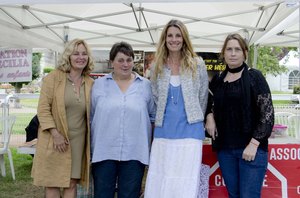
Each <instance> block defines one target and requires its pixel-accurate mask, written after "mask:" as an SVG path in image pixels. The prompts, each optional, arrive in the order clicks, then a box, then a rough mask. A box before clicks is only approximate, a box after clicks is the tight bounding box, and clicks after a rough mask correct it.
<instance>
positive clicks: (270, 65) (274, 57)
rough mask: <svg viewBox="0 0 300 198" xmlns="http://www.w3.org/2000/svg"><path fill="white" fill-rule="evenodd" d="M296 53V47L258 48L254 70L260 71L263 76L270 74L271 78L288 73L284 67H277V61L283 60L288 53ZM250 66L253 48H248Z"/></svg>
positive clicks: (252, 58) (252, 60)
mask: <svg viewBox="0 0 300 198" xmlns="http://www.w3.org/2000/svg"><path fill="white" fill-rule="evenodd" d="M291 50H293V51H296V50H297V48H296V47H269V46H258V48H257V55H258V57H257V64H256V68H257V69H258V70H260V71H261V72H262V73H263V75H264V76H266V75H267V74H271V75H273V76H277V75H280V74H282V73H284V72H287V71H288V68H287V67H285V66H284V65H279V61H280V60H281V59H283V58H284V57H285V56H286V55H287V54H288V53H289V51H291ZM249 61H250V65H253V62H254V46H253V45H252V46H251V47H250V52H249Z"/></svg>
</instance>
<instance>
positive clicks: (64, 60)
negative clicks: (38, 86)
mask: <svg viewBox="0 0 300 198" xmlns="http://www.w3.org/2000/svg"><path fill="white" fill-rule="evenodd" d="M80 44H82V45H84V47H85V48H86V52H87V55H88V63H87V65H86V67H85V68H84V69H83V71H82V74H83V75H85V74H89V73H90V72H91V71H92V70H93V69H94V61H93V58H92V53H91V50H90V48H89V46H88V44H87V43H86V42H85V41H84V40H83V39H74V40H72V41H70V42H69V43H67V45H66V47H65V50H64V52H63V53H62V55H61V57H60V60H59V61H58V67H57V69H59V70H62V71H64V72H66V73H69V72H70V70H71V62H70V56H71V55H72V53H73V52H74V50H76V49H77V47H78V45H80Z"/></svg>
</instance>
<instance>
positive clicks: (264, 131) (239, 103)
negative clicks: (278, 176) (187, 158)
mask: <svg viewBox="0 0 300 198" xmlns="http://www.w3.org/2000/svg"><path fill="white" fill-rule="evenodd" d="M243 65H244V67H245V69H244V71H243V73H242V76H241V78H240V79H238V80H236V81H233V82H230V83H229V82H224V78H225V76H226V73H227V70H225V71H224V72H223V73H222V74H220V75H216V76H215V77H214V78H213V79H212V82H211V83H210V90H211V91H212V92H213V96H212V95H210V98H209V101H208V107H207V114H208V113H211V112H213V113H214V117H215V120H216V125H217V130H218V137H217V138H216V140H215V141H213V148H214V149H215V150H219V149H226V148H245V147H246V146H247V145H248V144H249V142H250V140H251V138H252V137H253V138H255V139H256V140H258V141H259V142H260V145H259V147H260V148H262V149H264V150H268V138H269V136H270V135H271V132H272V128H273V124H274V109H273V104H272V98H271V92H270V89H269V86H268V84H267V82H266V80H265V78H264V76H263V75H262V74H261V72H260V71H258V70H255V69H249V70H248V66H247V65H246V64H243Z"/></svg>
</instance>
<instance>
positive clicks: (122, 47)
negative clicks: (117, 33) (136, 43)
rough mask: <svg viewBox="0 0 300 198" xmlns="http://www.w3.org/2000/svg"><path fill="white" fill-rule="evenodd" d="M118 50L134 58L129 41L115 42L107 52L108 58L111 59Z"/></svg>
mask: <svg viewBox="0 0 300 198" xmlns="http://www.w3.org/2000/svg"><path fill="white" fill-rule="evenodd" d="M118 52H122V53H123V54H125V55H127V56H131V57H132V59H134V52H133V49H132V47H131V45H130V44H129V43H126V42H124V41H122V42H118V43H115V44H114V45H113V46H112V48H111V50H110V52H109V60H110V61H113V60H114V59H115V58H116V56H117V54H118Z"/></svg>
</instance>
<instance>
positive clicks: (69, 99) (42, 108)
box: [32, 39, 93, 198]
mask: <svg viewBox="0 0 300 198" xmlns="http://www.w3.org/2000/svg"><path fill="white" fill-rule="evenodd" d="M92 68H93V60H92V57H91V51H90V49H89V47H88V46H87V43H86V42H85V41H84V40H80V39H75V40H72V41H71V42H70V43H69V44H68V45H67V46H66V48H65V50H64V52H63V54H62V57H61V60H60V62H59V66H58V67H57V68H56V69H55V70H54V71H52V72H51V73H49V74H48V75H47V76H46V77H45V78H44V79H43V84H42V89H41V94H40V99H39V104H38V118H39V121H40V126H39V133H38V143H37V149H36V153H35V157H34V162H33V168H32V177H33V184H34V185H37V186H44V187H45V194H46V197H60V196H61V195H60V190H61V188H62V189H63V195H62V196H63V197H64V198H66V197H72V198H73V197H76V186H77V183H78V181H80V182H81V184H82V185H84V186H87V185H88V181H89V178H88V177H89V161H90V128H89V124H88V123H89V115H90V90H91V88H92V84H93V79H91V78H90V77H89V75H88V74H89V73H90V71H91V70H92Z"/></svg>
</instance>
